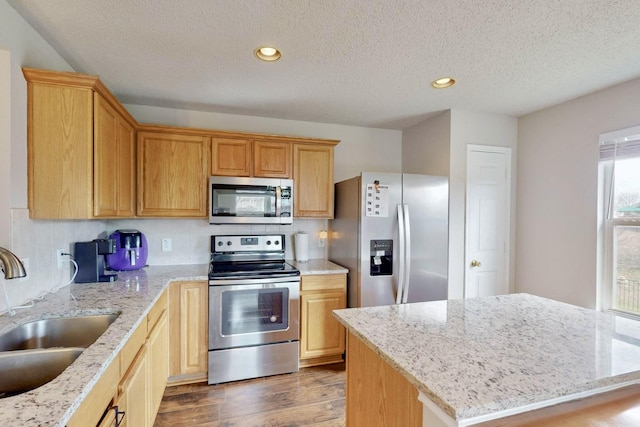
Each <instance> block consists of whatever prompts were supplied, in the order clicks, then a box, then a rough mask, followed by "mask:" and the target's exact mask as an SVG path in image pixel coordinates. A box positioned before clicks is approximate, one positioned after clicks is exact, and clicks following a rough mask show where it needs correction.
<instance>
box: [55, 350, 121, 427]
mask: <svg viewBox="0 0 640 427" xmlns="http://www.w3.org/2000/svg"><path fill="white" fill-rule="evenodd" d="M119 372H120V361H119V359H118V358H116V359H115V360H114V361H113V362H111V365H109V367H108V368H107V370H106V371H105V372H104V374H102V377H100V379H99V380H98V382H97V383H96V385H95V386H94V387H93V389H91V391H90V392H89V394H88V395H87V398H86V399H85V400H84V401H83V402H82V404H81V405H80V407H79V408H78V410H77V411H76V412H75V414H73V417H72V418H71V420H69V422H68V423H67V427H86V426H95V425H97V424H98V422H99V421H100V418H102V415H103V414H104V411H105V410H106V409H107V407H108V406H109V404H110V403H111V401H112V400H113V398H114V396H115V395H116V392H117V390H118V382H119V381H120V375H119Z"/></svg>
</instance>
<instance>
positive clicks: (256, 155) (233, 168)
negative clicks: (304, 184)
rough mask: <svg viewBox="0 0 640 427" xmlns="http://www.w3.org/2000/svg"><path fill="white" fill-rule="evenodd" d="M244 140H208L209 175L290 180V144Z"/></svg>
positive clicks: (214, 138) (215, 138) (216, 138)
mask: <svg viewBox="0 0 640 427" xmlns="http://www.w3.org/2000/svg"><path fill="white" fill-rule="evenodd" d="M250 136H251V135H249V134H247V135H246V137H247V138H218V137H213V138H212V139H211V175H222V176H255V177H260V178H291V143H290V142H288V141H285V142H281V141H269V140H255V141H254V140H252V139H250V138H249V137H250Z"/></svg>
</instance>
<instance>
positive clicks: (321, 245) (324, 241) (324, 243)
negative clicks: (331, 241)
mask: <svg viewBox="0 0 640 427" xmlns="http://www.w3.org/2000/svg"><path fill="white" fill-rule="evenodd" d="M325 246H327V239H323V238H322V237H321V238H319V239H318V247H319V248H324V247H325Z"/></svg>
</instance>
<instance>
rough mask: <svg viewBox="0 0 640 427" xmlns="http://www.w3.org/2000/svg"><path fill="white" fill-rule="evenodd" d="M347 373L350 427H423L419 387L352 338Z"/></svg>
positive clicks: (347, 406) (348, 350)
mask: <svg viewBox="0 0 640 427" xmlns="http://www.w3.org/2000/svg"><path fill="white" fill-rule="evenodd" d="M346 373H347V390H346V400H347V402H346V421H347V422H346V425H348V426H367V427H384V426H403V427H420V426H422V425H423V424H422V403H420V401H419V400H418V390H417V389H416V387H415V386H414V385H413V384H411V383H410V382H409V381H408V380H407V379H406V378H405V377H403V376H402V375H401V374H400V373H399V372H398V371H396V370H395V369H394V368H392V367H391V365H389V364H388V363H387V362H386V361H384V360H383V359H382V358H381V357H380V356H378V355H377V354H376V353H375V352H374V351H373V350H371V349H370V348H369V347H367V345H366V344H365V343H363V342H362V341H360V340H359V339H358V338H356V337H355V336H354V335H352V334H349V335H348V337H347V372H346ZM441 425H444V424H441Z"/></svg>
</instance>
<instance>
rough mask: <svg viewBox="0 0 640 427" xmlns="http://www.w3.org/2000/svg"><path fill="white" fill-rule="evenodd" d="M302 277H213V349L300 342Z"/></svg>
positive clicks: (210, 319)
mask: <svg viewBox="0 0 640 427" xmlns="http://www.w3.org/2000/svg"><path fill="white" fill-rule="evenodd" d="M299 295H300V277H299V276H295V277H286V278H282V277H279V278H261V279H231V280H212V281H210V285H209V350H220V349H225V348H234V347H244V346H251V345H262V344H272V343H279V342H286V341H297V340H298V337H299V330H300V327H299V316H300V308H299V305H300V301H299V299H300V296H299Z"/></svg>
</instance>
